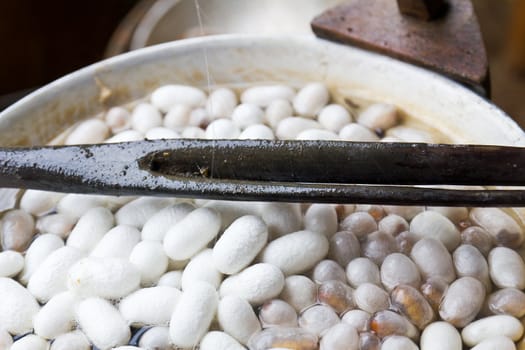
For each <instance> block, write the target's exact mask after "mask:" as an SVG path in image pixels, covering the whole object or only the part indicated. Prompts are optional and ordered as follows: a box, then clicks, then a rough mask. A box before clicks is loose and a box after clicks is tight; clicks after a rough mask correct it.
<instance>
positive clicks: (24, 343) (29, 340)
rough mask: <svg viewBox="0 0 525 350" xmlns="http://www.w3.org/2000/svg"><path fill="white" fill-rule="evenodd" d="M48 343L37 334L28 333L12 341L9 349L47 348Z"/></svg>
mask: <svg viewBox="0 0 525 350" xmlns="http://www.w3.org/2000/svg"><path fill="white" fill-rule="evenodd" d="M48 348H49V344H48V342H47V341H46V340H45V339H42V338H41V337H39V336H38V335H34V334H28V335H26V336H24V337H22V338H20V339H18V340H17V341H15V342H14V343H13V345H12V346H11V348H10V350H47V349H48Z"/></svg>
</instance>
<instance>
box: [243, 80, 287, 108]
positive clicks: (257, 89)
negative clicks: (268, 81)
mask: <svg viewBox="0 0 525 350" xmlns="http://www.w3.org/2000/svg"><path fill="white" fill-rule="evenodd" d="M294 96H295V91H294V89H293V88H291V87H289V86H286V85H262V86H254V87H251V88H248V89H246V90H244V91H243V93H242V94H241V101H242V102H243V103H253V104H255V105H258V106H260V107H267V106H269V105H270V104H271V103H272V102H273V101H275V100H288V101H292V100H293V98H294Z"/></svg>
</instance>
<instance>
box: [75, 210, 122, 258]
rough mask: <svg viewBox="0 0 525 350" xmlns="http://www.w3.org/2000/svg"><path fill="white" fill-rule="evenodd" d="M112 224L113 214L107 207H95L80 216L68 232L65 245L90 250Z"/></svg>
mask: <svg viewBox="0 0 525 350" xmlns="http://www.w3.org/2000/svg"><path fill="white" fill-rule="evenodd" d="M113 225H114V219H113V214H112V213H111V211H110V210H109V209H107V208H103V207H96V208H93V209H90V210H88V211H87V212H86V213H85V214H84V215H82V216H81V217H80V219H79V220H78V222H77V224H76V225H75V227H74V228H73V230H72V231H71V233H70V234H69V237H68V239H67V242H66V244H67V246H69V247H74V248H78V249H80V250H83V251H85V252H91V250H93V248H94V247H95V246H96V245H97V243H98V242H99V241H100V240H101V239H102V237H103V236H104V234H106V232H108V231H109V230H110V229H111V228H112V227H113Z"/></svg>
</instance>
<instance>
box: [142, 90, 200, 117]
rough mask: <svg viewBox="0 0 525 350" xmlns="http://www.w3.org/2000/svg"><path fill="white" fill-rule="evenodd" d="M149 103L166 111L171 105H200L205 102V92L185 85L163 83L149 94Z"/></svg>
mask: <svg viewBox="0 0 525 350" xmlns="http://www.w3.org/2000/svg"><path fill="white" fill-rule="evenodd" d="M150 100H151V104H153V105H154V106H155V107H157V108H158V109H159V110H161V111H162V112H164V113H166V112H168V111H169V109H170V108H171V107H173V106H174V105H177V104H183V105H186V106H190V107H200V106H203V105H204V104H205V103H206V94H204V92H202V90H200V89H197V88H195V87H192V86H187V85H163V86H161V87H159V88H157V89H156V90H155V91H153V93H152V94H151V98H150Z"/></svg>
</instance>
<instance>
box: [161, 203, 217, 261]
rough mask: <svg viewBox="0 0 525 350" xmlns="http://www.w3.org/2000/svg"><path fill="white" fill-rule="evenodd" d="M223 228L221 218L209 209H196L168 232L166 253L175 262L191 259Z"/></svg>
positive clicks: (165, 246)
mask: <svg viewBox="0 0 525 350" xmlns="http://www.w3.org/2000/svg"><path fill="white" fill-rule="evenodd" d="M220 228H221V217H220V216H219V214H217V212H215V211H214V210H212V209H208V208H199V209H195V210H194V211H192V212H191V213H189V214H188V215H187V216H186V217H185V218H184V219H182V220H181V221H179V222H178V223H177V224H175V225H174V226H173V227H172V228H171V229H169V230H168V232H167V233H166V236H165V237H164V251H165V252H166V254H167V255H168V256H169V257H170V258H172V259H174V260H185V259H189V258H191V257H192V256H193V255H195V253H197V252H198V251H199V250H201V249H202V248H204V247H205V246H206V244H208V243H209V242H210V241H211V240H212V239H213V238H214V237H215V236H217V233H219V229H220Z"/></svg>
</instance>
